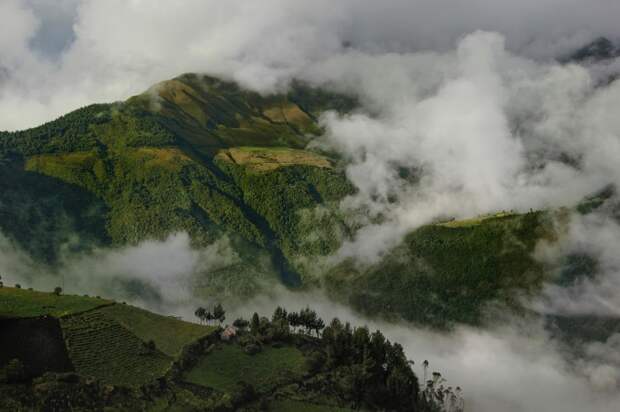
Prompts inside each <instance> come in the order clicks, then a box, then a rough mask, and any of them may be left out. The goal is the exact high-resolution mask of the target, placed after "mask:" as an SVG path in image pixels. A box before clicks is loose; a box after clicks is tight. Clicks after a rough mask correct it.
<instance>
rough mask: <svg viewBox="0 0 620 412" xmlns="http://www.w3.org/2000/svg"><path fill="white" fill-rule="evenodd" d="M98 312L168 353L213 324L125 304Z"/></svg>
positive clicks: (205, 332) (178, 350)
mask: <svg viewBox="0 0 620 412" xmlns="http://www.w3.org/2000/svg"><path fill="white" fill-rule="evenodd" d="M101 312H102V313H104V314H105V315H106V316H108V317H110V318H112V319H114V320H116V321H117V322H119V323H120V324H121V325H122V326H124V327H125V328H127V329H128V330H129V331H131V332H132V333H133V334H135V335H136V336H137V337H138V338H140V339H142V340H143V341H145V342H148V341H149V340H153V341H154V342H155V345H156V346H157V348H158V349H159V350H161V351H162V352H163V353H165V354H166V355H169V356H177V355H179V354H180V353H181V350H182V349H183V346H185V345H187V344H188V343H191V342H193V341H195V340H196V339H199V338H201V337H203V336H206V335H208V334H210V333H211V332H212V331H213V330H215V327H211V326H202V325H197V324H195V323H190V322H184V321H181V320H178V319H174V318H170V317H168V316H161V315H157V314H155V313H152V312H148V311H146V310H143V309H140V308H136V307H133V306H127V305H118V304H117V305H113V306H108V307H106V308H103V309H101Z"/></svg>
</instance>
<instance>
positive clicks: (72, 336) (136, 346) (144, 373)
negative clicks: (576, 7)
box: [61, 311, 172, 386]
mask: <svg viewBox="0 0 620 412" xmlns="http://www.w3.org/2000/svg"><path fill="white" fill-rule="evenodd" d="M61 326H62V329H63V334H64V336H65V342H66V344H67V349H68V352H69V357H70V358H71V361H72V363H73V365H74V366H75V369H76V371H77V372H78V373H80V374H82V375H86V376H93V377H96V378H98V379H101V380H102V381H104V382H107V383H113V384H124V385H129V386H138V385H141V384H145V383H147V382H150V381H152V380H153V379H155V378H158V377H160V376H162V375H164V374H165V373H166V371H167V369H168V368H169V367H170V365H171V364H172V358H170V357H168V356H166V355H164V354H163V353H162V352H160V351H159V350H157V349H155V350H149V349H147V348H146V346H145V344H144V342H143V341H141V340H140V339H138V338H137V337H136V336H135V335H134V334H132V333H131V332H130V331H129V330H128V329H126V328H125V327H123V326H122V325H121V324H120V323H119V322H117V321H116V320H115V319H114V318H112V317H110V316H108V315H107V314H106V313H104V312H103V311H92V312H86V313H83V314H80V315H75V316H71V317H66V318H63V319H62V320H61Z"/></svg>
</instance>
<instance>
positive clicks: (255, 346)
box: [0, 287, 443, 412]
mask: <svg viewBox="0 0 620 412" xmlns="http://www.w3.org/2000/svg"><path fill="white" fill-rule="evenodd" d="M0 291H1V292H2V297H3V300H2V301H7V300H10V301H11V302H12V303H11V304H10V305H3V306H0V328H1V330H2V332H3V333H2V334H0V410H76V411H82V410H84V411H86V410H106V411H107V410H109V411H125V410H144V411H187V410H192V411H193V410H196V411H198V410H200V411H221V412H228V411H234V410H245V411H259V410H260V411H265V410H267V411H269V410H275V411H281V410H308V411H348V410H360V409H362V410H369V411H374V410H377V411H378V410H386V409H389V410H395V411H411V412H416V411H430V410H432V409H431V405H430V404H429V403H428V402H427V401H426V400H425V398H422V397H421V391H420V387H419V385H418V381H417V378H416V376H415V374H414V373H413V371H412V370H411V366H410V363H409V362H408V360H407V359H406V358H405V355H404V353H403V350H402V347H401V346H400V345H398V344H395V343H394V344H392V343H390V342H389V341H387V340H386V339H385V338H384V337H383V335H382V334H381V332H379V331H375V332H373V333H370V332H369V331H368V329H366V328H364V327H362V328H352V327H351V326H350V325H348V324H346V325H344V324H342V323H341V322H340V321H339V320H337V319H334V320H333V321H332V322H331V323H330V324H329V325H327V326H325V323H324V322H323V321H322V320H321V319H319V318H318V317H317V316H316V313H315V312H313V311H312V310H310V309H306V310H304V311H302V312H300V313H291V314H288V313H287V312H286V311H285V310H284V309H282V308H278V310H276V312H275V313H274V315H273V318H272V320H271V321H270V320H269V319H267V318H265V317H259V316H258V314H254V315H253V316H252V318H251V321H250V322H248V321H243V320H242V319H238V320H236V321H235V324H236V325H237V326H238V327H237V328H234V329H230V327H229V328H228V329H227V331H230V330H232V331H233V333H232V335H229V336H228V337H227V338H224V335H223V333H222V331H223V329H222V328H221V327H219V326H218V327H215V326H202V325H198V324H192V323H187V322H184V321H181V320H178V319H174V318H170V317H166V316H161V315H156V314H153V313H150V312H147V311H144V310H142V309H138V308H135V307H131V306H127V305H124V304H119V303H116V302H114V301H104V304H101V302H97V301H98V299H92V298H88V297H78V296H65V295H62V294H61V295H58V294H54V293H48V292H38V291H29V290H26V291H24V290H21V289H15V288H7V287H4V288H0ZM45 295H48V298H47V299H44V298H43V296H45ZM96 303H99V304H96ZM15 308H28V309H27V310H25V311H22V312H17V311H16V310H15ZM37 308H38V309H37ZM49 308H54V310H53V311H50V310H48V309H49ZM26 315H27V316H28V317H25V316H26ZM442 390H443V389H442Z"/></svg>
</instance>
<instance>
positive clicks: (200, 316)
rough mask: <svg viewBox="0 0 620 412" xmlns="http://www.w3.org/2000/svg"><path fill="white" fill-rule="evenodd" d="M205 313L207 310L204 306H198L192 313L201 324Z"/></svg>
mask: <svg viewBox="0 0 620 412" xmlns="http://www.w3.org/2000/svg"><path fill="white" fill-rule="evenodd" d="M206 313H207V310H206V309H205V308H203V307H199V308H198V309H196V311H195V312H194V315H195V316H196V317H197V318H198V320H200V323H201V324H202V322H204V319H205V315H206Z"/></svg>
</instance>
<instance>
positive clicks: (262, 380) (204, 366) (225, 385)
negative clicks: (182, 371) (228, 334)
mask: <svg viewBox="0 0 620 412" xmlns="http://www.w3.org/2000/svg"><path fill="white" fill-rule="evenodd" d="M303 373H304V357H303V355H302V353H301V352H300V351H299V350H298V349H297V348H294V347H284V348H273V347H265V348H264V349H263V350H262V351H261V352H259V353H257V354H255V355H250V354H248V353H246V352H245V351H244V350H243V348H242V347H241V346H239V345H232V344H231V345H223V346H222V347H220V348H219V349H215V350H213V351H212V352H211V353H210V354H208V355H207V356H205V357H204V358H202V359H201V360H200V361H199V362H198V364H197V365H196V366H195V367H194V368H192V369H191V370H189V371H188V373H187V375H186V376H185V380H186V381H187V382H190V383H193V384H196V385H202V386H207V387H210V388H213V389H216V390H218V391H223V392H232V391H234V390H236V389H237V387H238V383H239V382H241V381H243V382H245V383H247V384H250V385H252V386H253V387H254V388H255V389H256V390H257V391H259V392H262V393H264V392H267V391H269V390H271V389H273V388H275V387H277V386H278V385H281V384H282V383H286V382H290V381H294V380H296V379H299V378H301V377H302V376H303Z"/></svg>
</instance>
